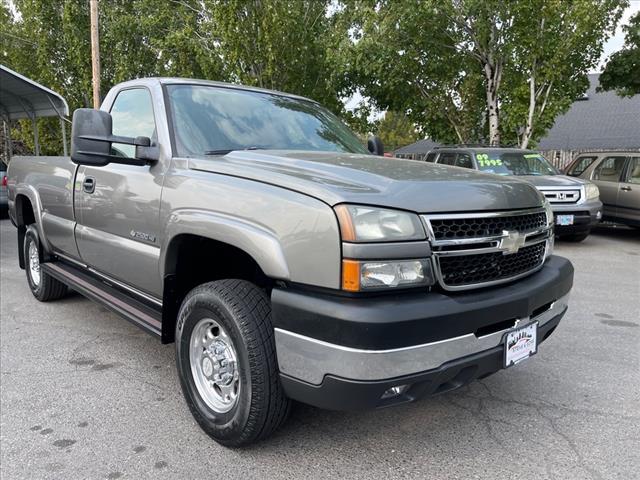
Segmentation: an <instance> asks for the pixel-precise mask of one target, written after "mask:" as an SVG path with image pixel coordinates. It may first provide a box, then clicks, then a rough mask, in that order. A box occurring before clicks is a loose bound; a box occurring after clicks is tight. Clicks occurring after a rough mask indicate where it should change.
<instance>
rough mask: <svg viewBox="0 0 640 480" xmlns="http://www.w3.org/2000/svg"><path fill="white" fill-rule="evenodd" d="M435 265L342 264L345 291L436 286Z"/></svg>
mask: <svg viewBox="0 0 640 480" xmlns="http://www.w3.org/2000/svg"><path fill="white" fill-rule="evenodd" d="M434 283H435V278H434V276H433V270H432V269H431V262H430V261H429V260H426V259H418V260H389V261H359V260H343V261H342V289H343V290H346V291H349V292H360V291H363V290H379V289H386V288H396V287H405V288H406V287H419V286H427V285H433V284H434Z"/></svg>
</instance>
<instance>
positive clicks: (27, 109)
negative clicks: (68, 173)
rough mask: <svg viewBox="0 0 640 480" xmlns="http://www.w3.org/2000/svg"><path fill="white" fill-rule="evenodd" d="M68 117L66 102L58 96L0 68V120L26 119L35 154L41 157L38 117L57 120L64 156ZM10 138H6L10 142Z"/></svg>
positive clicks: (41, 86) (7, 69)
mask: <svg viewBox="0 0 640 480" xmlns="http://www.w3.org/2000/svg"><path fill="white" fill-rule="evenodd" d="M68 115H69V106H68V105H67V101H66V100H65V99H64V98H63V97H62V96H61V95H60V94H58V93H56V92H54V91H53V90H50V89H48V88H47V87H45V86H43V85H40V84H39V83H37V82H34V81H33V80H30V79H28V78H27V77H25V76H23V75H20V74H19V73H18V72H14V71H13V70H11V69H10V68H7V67H5V66H4V65H0V117H2V119H3V120H5V121H6V122H7V124H8V123H9V122H11V120H19V119H21V118H28V119H30V120H31V121H32V122H33V135H34V146H35V154H36V155H40V145H39V142H38V123H37V122H36V119H37V118H40V117H58V118H60V128H61V130H62V138H63V140H62V145H63V148H64V155H65V156H66V155H67V140H66V134H65V128H64V122H65V121H68V120H66V119H65V117H67V116H68ZM9 132H10V130H9ZM10 142H11V139H10V138H9V143H10Z"/></svg>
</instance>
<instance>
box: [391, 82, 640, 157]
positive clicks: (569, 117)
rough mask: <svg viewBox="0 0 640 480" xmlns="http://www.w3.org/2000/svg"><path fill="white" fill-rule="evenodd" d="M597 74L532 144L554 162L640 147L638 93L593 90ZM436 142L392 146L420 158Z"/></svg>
mask: <svg viewBox="0 0 640 480" xmlns="http://www.w3.org/2000/svg"><path fill="white" fill-rule="evenodd" d="M599 77H600V75H599V74H591V75H589V89H588V90H587V92H586V93H585V94H584V95H583V97H581V98H580V99H578V100H576V101H575V102H574V103H573V105H571V107H570V108H569V110H568V111H567V112H566V113H564V114H563V115H560V116H559V117H558V118H557V119H556V121H555V123H554V125H553V127H552V128H551V129H550V130H549V131H548V132H547V134H546V135H545V136H544V137H543V138H542V139H541V140H540V141H539V142H538V145H537V147H533V146H532V148H536V149H538V150H540V151H542V153H543V154H544V155H545V156H546V157H547V158H548V159H549V160H551V161H552V162H553V163H554V164H555V165H556V166H558V167H561V168H562V167H564V166H565V165H567V164H568V163H569V162H570V161H571V160H572V159H573V158H575V156H576V155H577V154H578V153H582V152H586V151H590V152H593V151H605V150H607V151H611V150H638V151H640V95H635V96H633V97H620V96H618V95H617V94H616V93H615V92H613V91H610V92H597V91H596V88H597V86H598V83H599V81H598V79H599ZM437 145H438V144H437V143H435V142H433V141H432V140H420V141H419V142H416V143H414V144H412V145H408V146H406V147H403V148H400V149H398V150H396V152H395V153H396V156H399V157H401V158H413V159H416V160H422V159H423V158H424V156H425V155H426V153H427V152H428V151H429V150H431V149H432V148H434V147H435V146H437Z"/></svg>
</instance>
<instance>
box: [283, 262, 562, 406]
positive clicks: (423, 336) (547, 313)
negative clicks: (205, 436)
mask: <svg viewBox="0 0 640 480" xmlns="http://www.w3.org/2000/svg"><path fill="white" fill-rule="evenodd" d="M572 283H573V267H572V266H571V263H570V262H569V261H568V260H566V259H563V258H561V257H551V258H550V259H549V260H548V261H547V262H546V264H545V266H544V268H542V269H541V270H540V271H539V272H537V273H535V274H532V275H531V276H529V277H526V278H524V279H521V280H519V281H517V282H514V283H512V284H508V285H504V286H501V287H497V288H491V289H483V290H479V291H473V292H465V293H460V294H449V295H445V294H442V293H437V292H431V293H428V294H427V293H420V294H416V293H405V294H398V295H395V296H392V297H389V296H380V297H375V298H345V297H337V296H329V295H319V294H311V293H302V292H292V291H288V290H280V289H275V290H274V291H273V293H272V304H273V321H274V326H275V329H276V331H275V337H276V350H277V356H278V364H279V368H280V375H281V379H282V383H283V386H284V388H285V391H286V393H287V395H289V396H290V397H291V398H293V399H296V400H299V401H303V402H305V403H309V404H312V405H315V406H318V407H322V408H330V409H338V410H344V409H346V410H349V409H359V408H374V407H380V406H386V405H389V404H392V403H400V402H403V401H411V400H415V399H417V398H419V397H421V396H424V395H428V394H432V393H440V392H443V391H446V390H450V389H452V388H457V387H458V386H461V385H463V384H465V383H468V382H469V381H471V380H474V379H476V378H481V377H485V376H487V375H489V374H491V373H493V372H495V371H497V370H499V369H500V368H502V352H503V337H504V334H505V333H506V332H507V331H508V330H509V329H511V328H512V327H513V326H514V324H515V322H516V320H519V321H520V322H523V321H524V322H526V321H527V320H528V319H531V320H536V321H538V325H539V327H538V328H539V332H538V335H539V338H540V340H542V339H544V338H546V337H547V336H548V335H549V334H550V333H551V332H552V331H553V329H554V328H555V326H556V325H557V324H558V322H559V321H560V319H561V318H562V316H563V315H564V313H565V312H566V309H567V300H568V294H569V291H570V289H571V286H572ZM398 385H411V387H410V388H408V390H406V391H405V392H403V393H402V394H401V395H397V396H395V397H393V398H389V399H383V398H382V396H383V394H384V392H385V391H386V390H387V389H389V388H391V387H393V386H398Z"/></svg>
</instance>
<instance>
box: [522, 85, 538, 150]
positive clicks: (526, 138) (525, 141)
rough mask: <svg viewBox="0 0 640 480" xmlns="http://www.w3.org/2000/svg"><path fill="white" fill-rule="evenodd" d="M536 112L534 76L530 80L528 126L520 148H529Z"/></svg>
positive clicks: (525, 128)
mask: <svg viewBox="0 0 640 480" xmlns="http://www.w3.org/2000/svg"><path fill="white" fill-rule="evenodd" d="M535 110H536V78H535V77H534V76H533V75H532V76H531V78H530V79H529V113H528V114H527V124H526V125H525V127H524V132H523V134H522V139H520V148H522V149H524V148H527V147H528V146H529V140H530V139H531V132H532V131H533V114H534V112H535Z"/></svg>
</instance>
